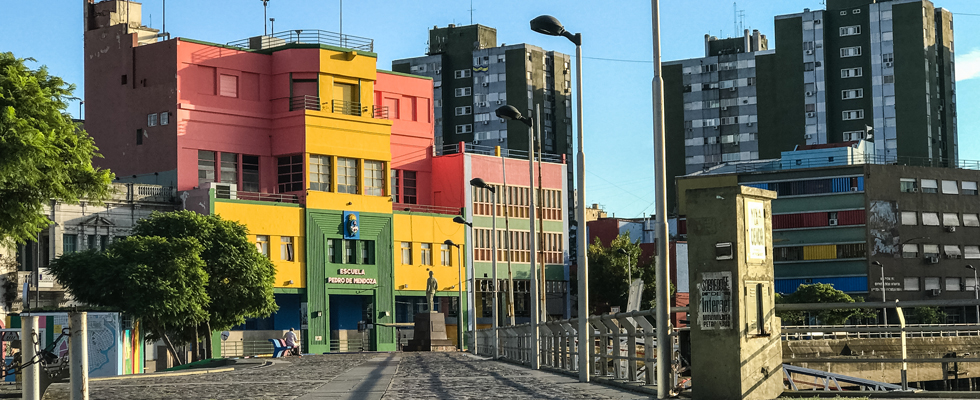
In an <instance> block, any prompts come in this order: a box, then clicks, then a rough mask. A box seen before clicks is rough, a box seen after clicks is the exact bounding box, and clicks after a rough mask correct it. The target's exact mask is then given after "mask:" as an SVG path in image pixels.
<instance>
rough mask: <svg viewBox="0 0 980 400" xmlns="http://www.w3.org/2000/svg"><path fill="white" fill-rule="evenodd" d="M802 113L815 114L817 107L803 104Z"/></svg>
mask: <svg viewBox="0 0 980 400" xmlns="http://www.w3.org/2000/svg"><path fill="white" fill-rule="evenodd" d="M803 111H806V112H808V113H812V112H817V105H816V104H804V105H803Z"/></svg>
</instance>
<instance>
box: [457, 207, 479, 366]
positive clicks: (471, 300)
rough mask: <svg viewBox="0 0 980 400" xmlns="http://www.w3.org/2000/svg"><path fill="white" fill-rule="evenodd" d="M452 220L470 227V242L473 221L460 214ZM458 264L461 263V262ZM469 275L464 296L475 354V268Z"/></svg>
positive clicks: (475, 353)
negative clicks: (468, 282)
mask: <svg viewBox="0 0 980 400" xmlns="http://www.w3.org/2000/svg"><path fill="white" fill-rule="evenodd" d="M453 222H455V223H457V224H461V225H465V226H467V227H469V228H470V241H471V242H472V241H473V223H472V222H467V221H466V220H465V219H463V217H460V216H456V217H454V218H453ZM472 248H473V246H470V249H472ZM460 265H462V263H461V264H460ZM472 265H473V263H472V262H470V266H472ZM469 275H470V284H469V285H467V287H466V293H467V295H466V298H467V300H468V301H467V303H468V304H467V305H466V309H467V311H468V314H469V316H470V327H471V328H472V332H470V336H471V337H472V338H473V349H472V350H473V354H474V355H477V354H479V353H480V352H479V351H477V349H476V271H475V270H474V271H471V272H470V274H469Z"/></svg>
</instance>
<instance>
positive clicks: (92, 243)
mask: <svg viewBox="0 0 980 400" xmlns="http://www.w3.org/2000/svg"><path fill="white" fill-rule="evenodd" d="M98 244H99V235H88V249H89V250H95V249H96V248H97V247H98Z"/></svg>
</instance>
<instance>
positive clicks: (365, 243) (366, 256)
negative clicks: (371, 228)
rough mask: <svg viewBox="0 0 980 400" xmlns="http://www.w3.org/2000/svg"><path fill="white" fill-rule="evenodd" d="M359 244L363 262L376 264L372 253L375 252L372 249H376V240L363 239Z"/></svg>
mask: <svg viewBox="0 0 980 400" xmlns="http://www.w3.org/2000/svg"><path fill="white" fill-rule="evenodd" d="M357 244H358V248H359V250H360V253H361V264H364V265H371V264H374V261H373V258H372V257H371V255H372V254H373V253H374V252H373V251H372V250H374V242H373V241H370V240H361V241H359V242H357Z"/></svg>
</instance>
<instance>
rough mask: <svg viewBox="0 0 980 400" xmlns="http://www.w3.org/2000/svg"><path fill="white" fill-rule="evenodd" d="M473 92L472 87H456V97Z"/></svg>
mask: <svg viewBox="0 0 980 400" xmlns="http://www.w3.org/2000/svg"><path fill="white" fill-rule="evenodd" d="M472 94H473V88H469V87H462V88H456V97H464V96H470V95H472Z"/></svg>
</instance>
